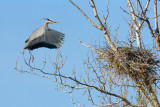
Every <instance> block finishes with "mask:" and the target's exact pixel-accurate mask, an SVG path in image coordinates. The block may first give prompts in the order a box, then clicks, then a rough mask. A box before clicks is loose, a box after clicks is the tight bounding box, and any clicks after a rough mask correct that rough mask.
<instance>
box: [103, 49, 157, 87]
mask: <svg viewBox="0 0 160 107" xmlns="http://www.w3.org/2000/svg"><path fill="white" fill-rule="evenodd" d="M102 51H103V53H104V55H103V57H102V56H101V57H102V58H103V59H104V60H105V62H107V65H106V66H108V67H109V68H110V69H113V71H114V73H116V74H117V75H121V76H122V75H128V76H129V77H131V78H134V79H136V80H138V81H141V82H145V84H146V85H149V84H152V83H153V81H154V79H155V78H156V70H157V65H158V64H159V61H158V60H157V59H156V57H154V55H153V53H152V52H151V50H139V49H130V48H127V47H119V48H118V50H117V52H115V51H113V50H112V49H110V48H105V49H104V48H103V49H102ZM102 58H101V59H102Z"/></svg>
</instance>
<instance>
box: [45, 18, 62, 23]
mask: <svg viewBox="0 0 160 107" xmlns="http://www.w3.org/2000/svg"><path fill="white" fill-rule="evenodd" d="M44 19H45V20H47V21H46V22H47V23H48V24H49V23H59V22H55V21H53V20H51V19H48V18H44Z"/></svg>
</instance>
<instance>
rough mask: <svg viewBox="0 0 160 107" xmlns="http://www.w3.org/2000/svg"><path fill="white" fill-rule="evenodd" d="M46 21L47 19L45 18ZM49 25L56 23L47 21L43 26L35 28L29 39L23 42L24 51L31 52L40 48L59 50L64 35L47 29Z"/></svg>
mask: <svg viewBox="0 0 160 107" xmlns="http://www.w3.org/2000/svg"><path fill="white" fill-rule="evenodd" d="M45 19H47V18H45ZM49 23H58V22H55V21H52V20H50V19H47V21H46V22H45V24H44V26H41V27H39V28H37V29H36V30H35V31H33V32H32V34H31V35H30V37H29V38H28V39H27V40H26V41H25V43H26V45H25V47H24V49H29V50H33V49H36V48H40V47H46V48H50V49H54V48H59V47H60V46H61V43H62V41H63V39H64V36H63V35H64V34H63V33H61V32H58V31H55V30H53V29H50V28H49V27H48V24H49Z"/></svg>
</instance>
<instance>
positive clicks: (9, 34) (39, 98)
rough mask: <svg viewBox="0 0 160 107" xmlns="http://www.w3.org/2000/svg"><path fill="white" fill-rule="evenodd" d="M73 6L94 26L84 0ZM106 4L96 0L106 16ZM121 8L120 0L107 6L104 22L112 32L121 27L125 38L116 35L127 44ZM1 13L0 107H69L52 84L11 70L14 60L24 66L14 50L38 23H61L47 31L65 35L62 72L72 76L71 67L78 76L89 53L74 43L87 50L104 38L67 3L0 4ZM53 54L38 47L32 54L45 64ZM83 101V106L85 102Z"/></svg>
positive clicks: (22, 0)
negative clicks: (107, 12) (89, 46)
mask: <svg viewBox="0 0 160 107" xmlns="http://www.w3.org/2000/svg"><path fill="white" fill-rule="evenodd" d="M73 1H75V2H76V3H77V4H78V5H79V6H80V7H81V8H82V9H83V10H84V11H85V12H86V13H87V15H88V16H89V17H90V18H91V19H92V20H93V21H94V22H95V23H97V22H96V20H95V19H94V16H93V12H92V8H91V7H90V5H89V1H88V0H80V1H77V0H73ZM106 1H107V0H101V2H99V0H95V3H96V4H97V9H98V10H99V12H100V15H102V10H103V11H104V13H106V11H105V10H106V4H107V2H106ZM120 6H122V7H125V5H124V1H121V2H118V3H117V0H112V2H110V5H109V8H110V17H109V19H108V23H109V24H110V25H112V28H111V29H113V30H114V28H115V27H118V26H119V25H120V31H119V34H123V36H122V35H120V36H119V38H121V39H122V40H127V37H126V36H127V33H128V32H126V28H127V24H126V23H125V21H124V19H123V18H122V15H124V16H125V15H126V14H124V13H123V12H122V11H121V10H120V8H119V7H120ZM0 13H1V17H0V25H1V26H0V35H1V43H0V49H1V52H0V57H1V61H0V65H1V67H0V71H1V75H0V102H1V103H0V107H73V106H74V105H72V104H71V100H70V96H69V95H67V94H65V93H63V92H61V91H58V92H57V91H55V88H56V84H55V83H54V82H52V81H50V80H47V79H44V78H40V77H36V76H33V75H30V74H21V73H19V72H17V71H16V70H14V67H15V64H16V60H17V58H18V57H19V64H18V67H24V66H25V65H24V62H23V58H22V56H21V54H20V53H19V51H18V50H21V51H22V50H23V47H24V45H25V43H24V41H25V39H27V38H28V37H29V35H30V34H31V33H32V31H33V30H34V29H36V28H37V27H39V26H41V25H43V23H44V20H41V19H42V18H50V19H53V20H55V21H57V22H60V23H61V24H54V25H53V24H52V25H50V28H52V29H55V30H57V31H60V32H62V33H64V34H65V42H64V44H63V46H62V48H61V51H62V53H63V56H67V61H66V65H65V67H64V69H63V70H64V71H63V72H66V73H67V72H71V71H72V69H73V67H74V66H75V67H76V70H77V72H78V71H83V69H81V68H82V66H83V64H82V63H83V60H82V59H85V58H86V55H87V53H88V49H87V48H85V47H84V46H82V45H81V44H80V43H79V41H78V39H81V40H82V41H83V42H84V43H85V44H87V45H91V40H93V41H94V40H98V39H99V37H101V38H103V34H102V33H101V32H100V31H99V30H97V29H95V28H94V27H92V25H90V23H89V22H88V21H87V20H86V19H85V18H84V17H83V16H82V14H81V13H80V12H79V11H78V10H77V9H76V8H75V7H74V6H73V5H71V4H70V3H69V1H68V0H3V1H1V3H0ZM56 52H57V51H56V50H50V49H46V48H42V49H38V50H35V51H33V54H34V56H35V61H37V60H43V59H44V55H45V54H46V56H47V58H48V60H49V56H52V57H53V58H54V57H55V56H56ZM37 62H38V61H37ZM37 64H39V63H37ZM75 95H76V94H75ZM77 95H78V94H77ZM81 100H82V101H83V102H82V104H83V103H86V102H87V100H84V99H81ZM66 105H67V106H66ZM88 106H91V105H88ZM88 106H87V107H88Z"/></svg>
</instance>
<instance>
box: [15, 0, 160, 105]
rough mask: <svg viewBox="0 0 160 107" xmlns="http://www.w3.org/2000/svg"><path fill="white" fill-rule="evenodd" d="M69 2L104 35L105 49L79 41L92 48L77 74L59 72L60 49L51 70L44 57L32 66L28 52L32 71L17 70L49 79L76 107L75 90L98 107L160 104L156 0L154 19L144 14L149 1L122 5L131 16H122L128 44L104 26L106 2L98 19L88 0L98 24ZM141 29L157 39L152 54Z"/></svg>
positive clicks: (62, 63)
mask: <svg viewBox="0 0 160 107" xmlns="http://www.w3.org/2000/svg"><path fill="white" fill-rule="evenodd" d="M69 2H70V3H71V4H73V6H75V7H76V8H77V9H78V10H79V11H80V12H81V13H82V15H83V16H84V17H85V18H86V19H87V20H88V21H89V22H90V23H91V24H92V25H93V26H94V27H95V28H97V29H99V30H100V31H101V32H102V33H103V35H104V40H105V43H104V46H103V48H102V47H101V46H97V45H96V44H94V45H93V46H87V45H86V44H84V43H83V42H82V41H80V43H81V44H82V45H83V46H85V47H87V48H90V49H91V51H90V55H89V56H88V58H87V59H86V60H83V63H84V72H82V74H80V73H77V72H76V71H75V69H73V74H72V75H70V76H69V75H67V74H64V73H63V72H62V71H61V68H63V65H64V62H65V60H64V58H63V57H62V54H61V52H60V51H59V50H58V51H57V57H56V61H55V62H53V61H52V65H53V67H54V72H50V73H48V72H46V71H45V69H44V68H45V64H46V63H45V62H46V60H44V66H43V67H42V68H37V67H35V66H34V65H32V62H31V60H32V59H33V56H32V55H30V58H29V59H26V58H25V55H24V52H22V55H23V56H24V62H25V64H26V65H27V66H28V67H29V68H30V69H31V71H26V70H23V69H18V68H17V66H16V70H18V71H20V72H27V73H30V74H33V75H37V76H40V77H44V78H48V79H51V80H53V81H54V82H56V83H57V84H59V87H58V88H59V89H61V90H62V91H64V92H66V93H68V94H70V96H71V101H72V103H73V104H74V105H75V106H76V105H77V103H76V102H75V101H74V96H73V92H74V91H80V92H81V93H82V96H84V98H86V99H87V100H88V101H89V102H91V104H93V105H97V106H102V107H104V106H133V107H137V106H142V107H143V106H150V107H160V103H159V100H160V99H158V97H160V95H159V93H160V84H159V81H160V79H159V78H160V77H159V68H160V66H159V63H160V61H159V57H158V56H159V52H160V34H159V27H158V18H159V16H160V15H158V11H157V0H154V5H153V6H151V7H154V12H153V13H154V15H155V16H153V17H148V16H147V13H149V4H151V0H132V1H131V0H127V1H126V4H127V5H126V6H127V8H128V10H125V9H123V8H121V9H122V11H124V14H127V15H128V17H129V19H126V18H125V20H126V22H127V23H128V26H129V28H130V31H129V35H130V37H129V41H130V42H129V43H128V44H127V42H124V41H123V42H116V41H118V39H117V40H116V41H114V40H112V39H111V37H113V36H111V34H110V32H109V31H110V29H109V28H108V27H107V26H108V25H107V23H108V22H107V18H108V16H109V8H108V6H107V12H108V14H107V15H106V16H105V15H103V19H101V18H100V17H99V14H98V12H97V8H96V4H95V3H94V0H90V5H91V7H92V8H93V12H94V16H95V19H96V21H97V22H98V25H96V24H95V23H94V22H93V21H92V20H91V19H90V18H89V17H88V16H87V15H86V14H85V12H84V11H83V10H82V9H81V8H80V7H79V6H78V5H76V4H75V3H74V2H73V1H72V0H69ZM111 2H112V1H111ZM150 12H152V11H150ZM150 20H155V29H154V28H153V27H152V26H153V25H152V23H151V21H150ZM145 24H146V25H147V26H145ZM142 29H146V30H147V29H149V32H150V34H148V35H150V36H151V38H153V40H154V42H155V44H153V46H155V47H156V50H157V51H156V52H155V53H154V52H153V51H152V49H150V48H148V49H147V48H146V46H145V44H144V45H143V40H142V37H143V36H144V35H142V34H141V32H142ZM126 32H127V31H126ZM134 42H136V43H137V46H133V43H134ZM124 43H125V44H124ZM126 44H127V45H128V46H126ZM16 65H17V64H16ZM38 71H39V72H38Z"/></svg>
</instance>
